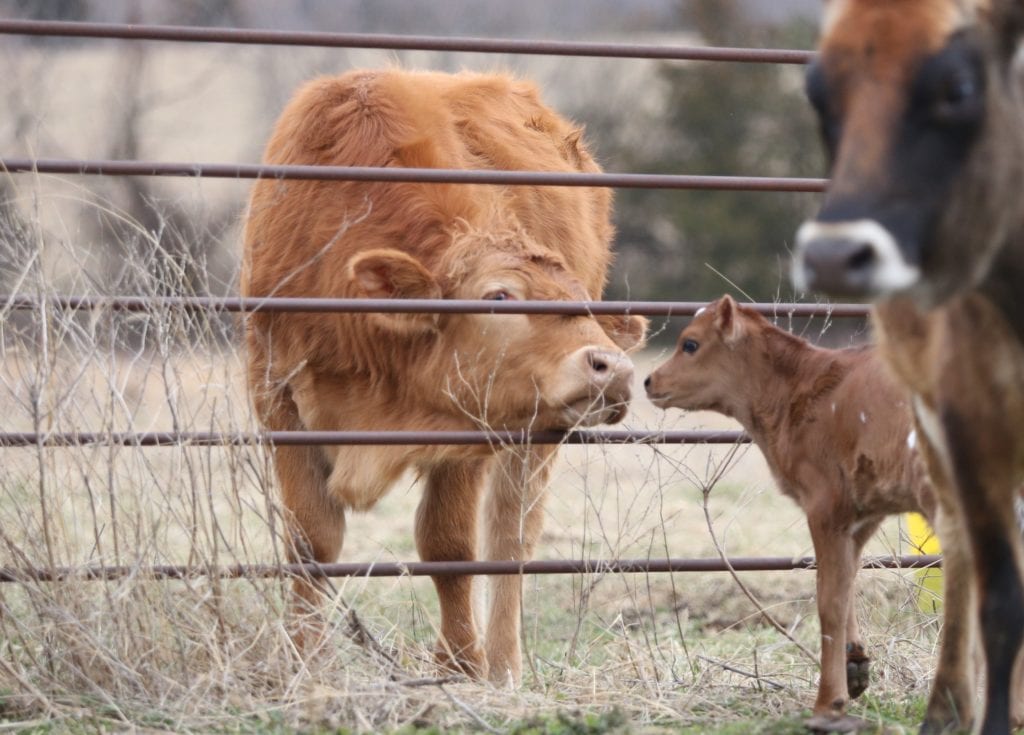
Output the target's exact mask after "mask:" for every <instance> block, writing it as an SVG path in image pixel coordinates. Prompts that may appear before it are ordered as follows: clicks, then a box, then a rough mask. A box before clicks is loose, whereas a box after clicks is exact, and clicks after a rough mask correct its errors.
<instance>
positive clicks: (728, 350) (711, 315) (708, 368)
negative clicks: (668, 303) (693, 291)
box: [644, 296, 766, 416]
mask: <svg viewBox="0 0 1024 735" xmlns="http://www.w3.org/2000/svg"><path fill="white" fill-rule="evenodd" d="M764 324H766V322H765V320H764V319H763V318H762V317H761V316H760V315H758V314H757V313H755V312H748V311H747V310H745V309H743V307H741V306H740V305H739V304H737V303H736V302H735V301H734V300H733V299H732V297H731V296H723V297H722V298H720V299H719V300H718V301H714V302H712V303H711V304H708V306H706V307H704V308H703V309H701V310H700V311H698V312H697V314H696V315H695V316H694V317H693V320H692V321H691V322H690V323H689V324H688V325H687V326H686V328H685V329H683V331H682V332H681V333H680V334H679V340H678V341H677V343H676V350H675V352H673V353H672V357H670V358H669V359H668V361H667V362H665V363H663V364H662V365H660V366H659V367H658V368H657V369H656V370H655V371H654V372H653V373H651V374H650V375H649V376H648V377H647V379H646V380H645V381H644V388H646V389H647V397H648V398H649V399H650V401H651V402H652V403H653V404H654V405H656V406H658V407H660V408H682V409H686V410H691V411H702V410H708V411H719V412H720V413H724V414H726V415H729V416H735V415H736V411H737V406H738V405H739V404H740V403H742V402H743V400H744V399H743V397H742V396H741V395H740V393H741V392H742V390H743V386H744V385H747V384H749V383H750V375H749V373H750V371H752V370H755V369H756V365H755V364H754V362H755V360H756V357H757V355H756V354H755V350H756V347H755V346H754V345H755V341H754V339H753V337H754V336H755V335H756V333H757V332H758V331H759V330H760V329H761V328H763V325H764Z"/></svg>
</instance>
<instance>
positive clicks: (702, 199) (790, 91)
mask: <svg viewBox="0 0 1024 735" xmlns="http://www.w3.org/2000/svg"><path fill="white" fill-rule="evenodd" d="M679 20H680V25H682V26H684V27H689V28H692V29H693V30H694V31H695V32H697V33H698V34H699V35H700V36H701V37H702V38H703V39H704V40H705V41H706V42H707V43H708V44H709V45H721V46H760V47H782V48H810V47H811V46H812V45H813V39H814V27H813V25H812V24H811V23H810V22H809V21H807V20H795V21H794V20H790V21H788V22H787V23H786V24H784V25H780V26H772V25H766V24H760V25H759V24H757V23H756V22H754V21H752V20H751V18H750V16H749V14H748V13H746V12H743V11H742V9H741V7H740V5H739V4H738V3H737V2H735V0H687V2H685V3H682V5H681V8H680V12H679ZM657 81H658V83H660V84H661V85H662V87H663V90H664V108H663V114H662V116H661V119H660V120H657V121H655V122H656V125H654V126H653V127H652V129H654V130H657V131H658V137H659V140H658V142H657V145H653V146H646V147H642V148H638V149H637V150H636V151H634V152H630V151H614V152H613V154H612V157H614V158H615V159H617V162H616V168H618V167H622V170H634V171H650V172H652V173H687V174H728V175H740V176H820V175H821V174H822V171H823V170H824V166H823V163H822V159H821V154H820V146H819V145H818V141H817V134H816V130H815V127H814V122H813V119H812V116H811V113H810V110H809V106H808V105H807V103H806V101H805V100H804V98H803V69H802V68H801V67H799V66H786V65H779V64H747V63H743V64H741V63H718V62H715V63H699V62H693V63H688V62H683V63H678V62H665V63H662V64H660V65H659V67H658V79H657ZM815 201H816V196H815V195H810V194H793V193H766V192H721V191H707V192H704V191H685V192H656V193H652V192H647V191H628V190H627V191H622V192H620V194H619V197H618V200H617V212H618V224H619V232H620V246H619V249H620V252H621V253H623V255H622V257H621V258H620V263H619V268H618V272H617V274H616V276H615V278H614V279H613V283H612V288H613V290H614V291H615V292H616V293H615V294H614V295H616V296H622V295H624V292H625V291H626V290H627V284H628V285H629V290H631V291H633V292H634V295H635V292H636V284H638V283H643V284H644V293H645V295H646V296H648V297H649V298H666V299H680V300H682V299H685V300H703V299H711V298H715V297H717V296H719V295H721V293H722V292H723V291H725V290H728V289H729V288H730V286H729V283H728V282H727V281H726V280H724V278H727V279H728V281H731V282H733V283H735V284H736V286H737V287H739V288H740V289H742V291H743V292H745V293H747V294H749V295H750V296H751V297H753V298H755V299H757V300H771V299H772V298H775V297H778V296H783V297H788V295H790V286H789V281H788V276H787V269H788V250H789V245H790V243H791V242H792V238H793V234H794V232H795V231H796V228H797V227H798V225H799V223H800V221H801V220H802V218H803V217H804V216H805V215H806V214H807V213H808V212H809V210H810V209H811V207H812V206H813V204H814V202H815ZM712 269H714V270H712ZM715 271H718V272H719V273H721V274H722V275H719V274H718V273H716V272H715ZM723 276H724V278H723Z"/></svg>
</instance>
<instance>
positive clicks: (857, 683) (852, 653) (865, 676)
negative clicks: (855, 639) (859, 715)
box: [846, 643, 871, 699]
mask: <svg viewBox="0 0 1024 735" xmlns="http://www.w3.org/2000/svg"><path fill="white" fill-rule="evenodd" d="M870 669H871V659H870V658H868V657H867V654H865V653H864V647H863V646H862V645H860V644H859V643H850V644H847V646H846V691H847V693H848V694H849V695H850V699H856V698H857V697H859V696H860V695H861V694H863V693H864V692H865V691H866V690H867V688H868V682H869V680H870Z"/></svg>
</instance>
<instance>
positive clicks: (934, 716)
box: [920, 450, 977, 735]
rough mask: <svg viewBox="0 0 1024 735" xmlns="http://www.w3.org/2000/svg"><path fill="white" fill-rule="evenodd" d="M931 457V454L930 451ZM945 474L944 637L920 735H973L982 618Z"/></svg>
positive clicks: (938, 526)
mask: <svg viewBox="0 0 1024 735" xmlns="http://www.w3.org/2000/svg"><path fill="white" fill-rule="evenodd" d="M926 451H927V450H926ZM940 472H942V470H941V468H939V467H936V469H935V470H934V471H933V472H932V482H933V485H934V486H935V488H936V494H937V495H938V500H939V508H938V510H937V515H936V517H935V519H934V520H933V526H934V528H935V532H936V533H937V534H938V536H939V542H940V543H941V544H942V577H943V601H942V634H941V638H940V641H939V660H938V663H937V664H936V667H935V679H934V681H933V682H932V690H931V694H930V695H929V697H928V705H927V707H926V708H925V716H924V721H923V722H922V724H921V730H920V735H940V734H941V733H948V732H957V731H958V730H962V729H970V727H971V722H972V720H973V718H974V682H975V675H974V669H975V662H974V655H973V653H972V652H973V651H974V639H975V634H976V617H977V616H976V613H975V594H974V589H975V585H974V580H973V571H972V568H971V552H970V540H969V539H968V537H967V536H966V534H965V529H964V528H963V520H962V518H961V514H960V512H959V509H958V507H957V506H956V505H955V504H953V505H951V501H953V500H955V499H954V498H953V497H951V496H949V494H948V493H949V490H947V489H946V488H942V489H941V490H940V486H939V485H938V483H939V482H945V481H944V480H943V479H942V475H941V474H939V473H940Z"/></svg>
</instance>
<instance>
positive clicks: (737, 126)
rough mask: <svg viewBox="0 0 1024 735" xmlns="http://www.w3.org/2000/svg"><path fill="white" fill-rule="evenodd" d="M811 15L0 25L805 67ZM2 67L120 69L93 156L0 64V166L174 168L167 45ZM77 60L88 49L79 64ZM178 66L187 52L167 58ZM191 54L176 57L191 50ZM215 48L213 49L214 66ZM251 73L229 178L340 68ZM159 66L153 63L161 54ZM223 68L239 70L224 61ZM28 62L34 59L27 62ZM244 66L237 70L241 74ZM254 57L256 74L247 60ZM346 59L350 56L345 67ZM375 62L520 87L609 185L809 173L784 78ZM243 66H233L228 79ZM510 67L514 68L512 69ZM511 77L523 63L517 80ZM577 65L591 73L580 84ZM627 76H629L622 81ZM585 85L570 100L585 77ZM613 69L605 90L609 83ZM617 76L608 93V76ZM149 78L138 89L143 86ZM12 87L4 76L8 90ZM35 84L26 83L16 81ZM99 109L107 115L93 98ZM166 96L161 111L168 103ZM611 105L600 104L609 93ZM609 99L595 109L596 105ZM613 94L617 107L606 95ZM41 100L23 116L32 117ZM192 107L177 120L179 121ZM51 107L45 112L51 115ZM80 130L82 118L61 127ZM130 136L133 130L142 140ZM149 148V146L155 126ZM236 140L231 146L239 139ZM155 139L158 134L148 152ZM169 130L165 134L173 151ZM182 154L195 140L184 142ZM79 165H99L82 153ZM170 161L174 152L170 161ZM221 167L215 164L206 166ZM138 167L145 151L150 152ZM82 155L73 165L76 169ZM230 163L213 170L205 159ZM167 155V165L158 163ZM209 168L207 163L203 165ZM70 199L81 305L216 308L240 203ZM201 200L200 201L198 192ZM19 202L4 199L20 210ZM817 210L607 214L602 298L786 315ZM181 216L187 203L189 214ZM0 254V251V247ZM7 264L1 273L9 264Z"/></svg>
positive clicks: (82, 4)
mask: <svg viewBox="0 0 1024 735" xmlns="http://www.w3.org/2000/svg"><path fill="white" fill-rule="evenodd" d="M819 5H820V3H819V1H818V0H771V2H765V1H764V0H578V1H577V0H573V2H555V3H552V2H550V0H517V2H516V3H509V2H507V0H302V1H301V2H298V1H296V2H289V3H283V2H278V0H202V1H200V0H174V1H171V0H0V14H2V15H3V16H5V17H23V18H36V19H63V20H95V21H115V22H155V23H173V24H196V25H226V26H251V27H266V28H292V29H299V30H302V29H315V30H337V31H353V32H390V33H423V34H435V35H442V34H448V35H489V36H515V37H522V38H560V39H567V40H568V39H579V40H609V41H627V42H650V43H661V44H673V43H680V44H682V43H707V44H711V45H725V46H749V47H778V48H810V47H812V45H813V39H814V34H815V25H816V20H817V14H818V12H819ZM2 43H3V44H4V45H5V50H4V53H5V56H6V58H7V60H16V59H20V58H22V57H24V58H29V55H28V54H26V53H23V51H24V50H25V49H31V48H35V49H42V50H44V51H46V52H47V53H51V54H52V53H55V52H56V51H59V50H60V49H82V48H96V47H97V46H101V45H102V47H103V48H108V49H112V50H113V51H112V52H111V53H118V54H121V61H120V63H119V64H117V65H116V66H114V67H112V68H114V69H116V70H117V71H116V72H115V73H114V74H113V75H111V76H110V77H108V78H102V79H96V80H95V81H96V104H97V105H98V106H100V107H102V106H104V105H105V106H106V108H107V109H106V110H105V114H108V115H113V117H111V118H110V119H109V122H106V123H105V124H104V127H105V128H106V129H107V130H108V136H107V139H106V140H105V141H103V142H102V143H101V144H91V143H90V144H89V145H88V146H82V148H84V149H86V150H85V152H84V153H82V152H80V150H78V149H74V147H73V146H70V145H69V142H68V140H67V136H64V138H63V139H58V138H59V137H60V136H57V135H56V134H53V133H52V131H50V130H49V129H48V127H47V124H46V120H47V117H46V116H47V114H50V115H53V114H54V113H53V112H52V111H51V112H49V113H48V112H47V108H46V104H47V103H46V100H45V99H43V98H44V97H45V95H47V94H49V95H51V96H53V95H57V94H60V93H62V90H61V88H60V86H59V82H55V81H52V80H51V81H50V82H49V83H48V84H41V83H40V82H39V80H40V79H44V80H45V79H46V77H45V74H46V71H45V69H46V66H47V64H46V63H45V61H40V60H37V61H36V62H35V63H34V64H33V63H29V62H25V63H24V64H22V65H17V64H14V63H13V61H12V63H11V64H10V65H9V66H10V68H11V69H12V70H15V69H18V70H19V71H18V73H20V74H22V75H23V78H21V81H20V83H15V82H14V81H12V78H13V76H12V78H9V79H8V80H7V82H6V84H7V85H8V88H6V89H5V90H4V91H5V92H6V99H8V100H9V110H8V112H9V114H8V116H7V122H6V123H3V124H0V139H2V140H3V141H4V146H5V149H6V150H8V151H10V153H8V154H7V155H22V154H24V153H28V154H32V155H38V156H40V157H61V156H65V155H68V153H69V150H71V151H73V152H74V153H77V154H80V155H84V156H85V157H93V158H101V157H110V158H145V157H157V158H159V157H163V158H165V159H166V160H185V159H183V158H182V157H181V156H182V155H184V154H182V153H176V152H174V149H173V148H172V149H171V152H170V153H165V152H164V149H162V148H159V147H158V146H157V145H156V143H154V142H153V141H154V140H156V139H157V136H155V135H154V133H153V132H152V130H153V127H154V126H153V125H152V121H153V119H154V118H158V117H159V115H161V114H162V110H163V109H164V108H165V107H166V106H167V105H168V100H166V99H164V98H162V97H161V96H160V94H158V93H156V92H154V91H153V90H152V89H151V87H153V86H154V85H153V83H152V81H151V79H150V77H148V76H147V74H149V73H150V70H151V69H152V68H155V67H156V66H158V64H156V63H155V62H154V61H153V60H151V58H150V54H153V55H154V56H155V54H156V53H158V52H157V51H156V49H158V48H160V49H167V48H168V47H169V45H167V44H163V45H161V44H144V43H124V42H102V41H100V42H98V41H88V40H73V39H45V38H18V37H13V36H12V37H5V38H3V40H2ZM90 44H91V46H90ZM177 48H179V49H183V51H182V53H183V52H184V50H187V49H188V47H186V46H184V45H178V46H177ZM195 48H196V52H195V53H197V54H198V53H199V52H200V51H206V50H208V49H209V47H208V46H207V47H206V48H205V49H199V48H198V47H195ZM221 48H222V49H223V48H225V47H221ZM264 52H265V53H266V55H265V56H264V57H259V58H261V59H263V60H262V61H258V62H252V63H250V66H252V67H254V68H255V69H256V70H257V72H258V74H259V79H260V84H261V85H262V92H261V101H262V103H263V104H264V108H263V109H262V111H261V114H260V115H259V120H258V121H257V122H254V123H253V124H252V125H248V126H247V129H246V131H245V132H246V133H247V134H249V133H251V135H252V138H253V142H252V143H251V144H248V145H247V146H246V147H242V148H241V153H239V154H238V155H239V156H240V158H239V160H241V161H244V162H252V161H253V160H256V158H257V157H258V156H259V150H260V148H261V146H262V140H263V138H265V135H266V132H265V131H267V130H269V126H270V124H271V123H272V121H273V119H274V117H275V116H276V114H277V111H278V110H279V109H280V105H281V104H282V102H283V100H284V99H287V96H288V94H289V92H290V90H291V89H292V88H293V87H294V84H295V82H296V80H297V79H300V78H303V76H308V75H310V74H311V73H313V72H323V71H340V70H342V69H344V68H346V66H347V65H349V64H350V63H356V61H354V59H356V58H357V57H356V55H355V53H354V52H353V53H352V56H351V57H350V58H349V57H346V56H345V54H344V53H339V52H337V51H334V52H333V56H330V57H327V56H319V57H316V59H317V60H316V61H315V63H314V62H310V63H309V64H308V65H307V66H308V69H307V68H306V67H303V68H302V70H301V72H300V71H296V69H297V68H298V67H299V66H300V64H299V62H298V61H297V59H299V58H301V57H300V54H299V52H298V51H293V50H291V49H283V48H272V47H268V48H266V49H263V50H262V51H260V53H264ZM161 53H162V52H161ZM224 53H225V58H227V55H228V54H234V55H236V56H241V51H236V50H235V49H234V48H230V47H228V48H227V51H226V52H224ZM40 58H42V57H40ZM243 58H248V57H243ZM253 58H256V57H253ZM359 58H361V57H359ZM382 58H389V59H390V61H392V62H393V61H395V60H397V61H399V62H400V63H403V64H410V65H422V64H424V63H426V64H431V65H434V66H436V67H437V68H446V69H451V68H461V67H462V66H486V65H490V66H491V67H493V66H494V65H498V66H503V67H505V68H511V69H513V70H514V71H517V72H521V73H523V74H525V75H536V76H538V77H539V81H540V83H541V84H542V85H543V87H544V92H545V97H547V98H548V100H549V101H550V102H552V104H554V105H555V106H556V107H558V108H559V109H560V110H561V111H562V112H563V113H565V114H567V115H569V116H571V117H573V118H575V119H576V120H578V121H579V122H580V123H581V124H583V125H585V126H586V128H587V137H588V139H589V140H590V142H591V147H592V148H593V149H594V150H595V152H596V154H597V156H598V158H599V160H601V162H602V163H603V165H604V166H605V168H606V170H608V171H616V172H648V173H686V174H723V175H747V176H820V175H822V174H823V171H824V166H823V162H822V158H821V155H820V148H819V145H818V142H817V136H816V131H815V127H814V123H813V120H812V117H811V113H810V110H809V106H808V105H807V104H806V102H805V100H804V99H803V70H802V68H801V67H799V66H794V65H778V64H739V63H686V62H635V61H633V62H621V61H603V62H602V61H598V60H589V61H586V62H585V61H577V60H561V59H548V60H546V61H543V63H545V64H547V66H538V64H540V63H541V62H540V61H538V60H537V58H536V57H534V58H533V59H525V60H523V59H518V58H511V57H509V58H503V59H498V60H495V59H493V58H485V59H481V58H480V57H479V56H477V57H473V58H472V59H471V60H470V62H467V61H466V59H465V58H464V57H458V60H453V59H452V58H451V57H450V56H449V57H443V56H439V55H435V56H433V57H430V58H429V59H428V60H427V61H426V62H424V61H423V58H425V57H417V56H412V55H402V54H392V55H391V56H390V57H382ZM243 63H249V62H246V61H243ZM520 64H523V66H520ZM530 64H533V66H531V65H530ZM584 64H590V66H585V65H584ZM639 64H642V66H640V65H639ZM588 69H591V70H594V71H593V72H591V73H590V76H591V77H592V78H593V79H594V80H596V81H591V82H589V83H588V82H586V81H585V80H584V71H586V70H588ZM616 70H622V81H620V82H618V84H616V83H615V82H614V81H613V78H614V77H615V75H616ZM629 70H633V71H632V72H630V73H631V74H632V76H631V77H628V78H627V74H626V73H627V72H628V71H629ZM154 73H155V72H154ZM13 74H14V72H13V71H12V75H13ZM33 75H34V76H33ZM104 85H106V86H108V87H110V88H111V89H113V90H114V93H113V94H112V99H114V100H115V103H114V104H109V103H104V101H103V100H104V96H103V95H102V94H101V93H100V91H99V90H100V89H101V88H102V87H104ZM187 86H188V85H187V84H183V83H181V82H178V87H177V88H176V89H179V91H178V92H176V93H175V94H178V95H179V96H181V95H186V96H187V91H188V90H187ZM616 90H618V91H617V92H616ZM613 92H614V94H613ZM616 95H618V96H616ZM41 99H42V100H43V101H40V100H41ZM190 104H192V108H193V109H192V111H191V112H189V113H188V114H194V108H195V107H196V105H195V104H194V103H190ZM50 106H51V108H52V107H53V104H51V105H50ZM76 114H82V115H83V116H88V115H93V114H98V113H91V112H89V111H88V110H84V111H83V110H77V109H76ZM147 125H148V126H149V127H148V128H147ZM157 129H159V127H157ZM239 132H241V131H239ZM161 134H162V135H165V136H166V125H165V129H164V130H163V132H162V133H161ZM189 134H190V133H189V132H188V131H181V135H182V136H185V137H187V136H188V135H189ZM197 137H198V136H197ZM97 146H98V147H97ZM183 150H187V149H184V148H183ZM218 150H222V149H218ZM154 151H156V152H155V153H154ZM86 154H87V155H86ZM229 155H230V154H229V153H226V154H225V155H224V156H223V157H222V158H220V159H217V160H224V159H225V158H227V157H228V156H229ZM175 156H177V157H175ZM207 160H210V159H207ZM89 182H90V183H88V184H85V185H83V188H88V189H89V190H90V193H89V194H88V195H83V196H88V197H93V198H95V200H96V202H100V203H101V205H100V206H97V207H95V208H94V210H93V212H92V213H91V214H89V215H88V216H83V217H82V222H81V223H79V225H78V226H77V227H76V228H75V230H74V234H75V236H77V237H81V238H82V240H83V242H85V243H88V244H87V245H86V246H85V247H86V250H87V251H88V252H89V253H90V255H89V256H88V257H84V258H83V263H82V268H81V270H82V272H86V273H89V274H91V280H92V282H94V284H95V287H96V289H97V290H100V291H107V292H112V293H113V292H120V293H132V292H140V291H141V292H143V293H163V294H169V293H185V294H192V293H199V294H203V293H213V294H221V293H230V292H232V291H233V289H234V277H235V275H234V274H235V271H236V269H237V237H238V233H237V223H238V220H239V217H240V214H241V212H242V210H243V208H244V199H245V189H244V188H242V187H237V188H236V190H235V193H233V194H232V196H230V197H228V198H227V199H226V200H223V201H222V200H219V199H216V198H214V197H207V196H205V195H204V196H201V197H197V196H191V195H189V196H186V195H180V194H175V195H169V194H168V193H167V190H166V189H165V188H164V187H165V186H167V184H166V182H165V181H156V180H152V179H144V178H139V179H103V180H101V179H90V180H89ZM204 186H205V185H204ZM14 198H15V197H14V194H13V193H12V190H11V186H10V183H9V182H3V183H2V184H0V239H3V240H7V241H8V242H9V243H10V242H12V241H13V240H14V239H17V238H18V237H21V236H23V235H24V233H26V232H27V231H28V230H27V228H25V227H24V226H23V225H22V220H23V218H24V217H25V216H26V214H25V211H24V210H25V206H24V201H21V203H20V205H19V207H14V206H13V205H12V202H13V201H14ZM22 199H23V198H22ZM816 199H817V197H816V195H808V194H793V193H764V192H754V193H744V192H694V191H671V192H670V191H664V192H659V191H648V190H625V189H623V190H619V191H618V192H617V198H616V203H617V207H616V219H617V225H618V232H619V236H618V240H617V244H616V247H617V251H618V259H617V262H616V266H615V270H614V272H613V274H612V277H611V279H610V282H609V289H608V292H607V297H608V298H617V299H618V298H633V299H666V300H704V299H712V298H715V297H717V296H719V295H721V294H722V293H723V292H725V291H731V292H732V293H734V294H736V295H738V296H741V297H742V296H743V295H747V296H749V297H750V298H751V299H754V300H772V299H780V300H783V301H788V300H790V299H792V298H793V297H794V296H795V295H794V294H793V293H792V289H791V287H790V285H789V280H788V276H787V271H788V259H789V247H790V244H791V242H792V239H793V234H794V232H795V230H796V228H797V226H798V225H799V222H800V220H801V218H802V217H803V216H804V215H805V214H806V213H808V212H809V211H810V210H811V209H812V208H813V206H814V204H815V201H816ZM197 200H198V201H197ZM2 244H3V243H0V245H2ZM124 248H133V249H136V250H140V251H144V252H143V255H144V256H145V257H144V260H146V261H147V262H150V263H151V264H152V270H153V275H154V276H157V275H159V276H160V279H159V280H160V283H161V284H162V285H159V286H157V285H153V284H151V286H152V287H147V285H146V284H145V283H140V282H139V278H140V275H139V273H138V272H137V270H136V271H133V272H131V273H127V272H120V271H119V270H118V266H119V263H122V262H123V261H124V258H123V257H122V255H123V252H124ZM16 250H17V248H10V247H7V248H3V247H0V269H3V270H4V271H5V272H6V277H4V274H0V289H3V290H9V289H10V288H12V287H13V284H14V281H15V278H14V276H16V273H14V271H13V270H12V268H14V267H15V266H16V265H17V263H15V264H13V265H12V264H11V263H9V262H6V261H4V256H3V253H4V252H8V253H10V252H15V251H16ZM8 260H10V259H8Z"/></svg>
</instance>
